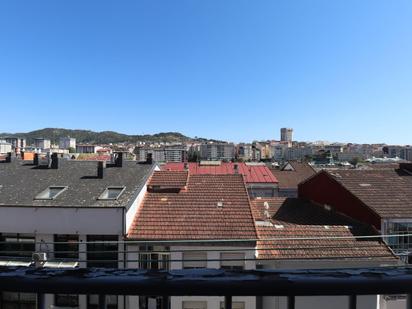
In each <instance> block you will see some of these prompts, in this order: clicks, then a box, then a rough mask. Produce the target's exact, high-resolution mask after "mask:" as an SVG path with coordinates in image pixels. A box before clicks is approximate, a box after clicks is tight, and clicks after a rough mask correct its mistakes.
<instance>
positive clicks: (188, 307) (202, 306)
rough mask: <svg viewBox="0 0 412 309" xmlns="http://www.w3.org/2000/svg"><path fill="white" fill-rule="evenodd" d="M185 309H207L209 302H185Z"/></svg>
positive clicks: (183, 304)
mask: <svg viewBox="0 0 412 309" xmlns="http://www.w3.org/2000/svg"><path fill="white" fill-rule="evenodd" d="M182 308H183V309H207V302H205V301H184V302H183V303H182Z"/></svg>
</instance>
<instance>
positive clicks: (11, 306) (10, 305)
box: [1, 292, 36, 309]
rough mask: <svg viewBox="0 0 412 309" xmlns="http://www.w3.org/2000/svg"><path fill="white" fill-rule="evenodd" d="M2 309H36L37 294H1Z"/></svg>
mask: <svg viewBox="0 0 412 309" xmlns="http://www.w3.org/2000/svg"><path fill="white" fill-rule="evenodd" d="M1 308H2V309H35V308H36V294H32V293H16V292H2V293H1Z"/></svg>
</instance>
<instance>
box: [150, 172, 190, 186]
mask: <svg viewBox="0 0 412 309" xmlns="http://www.w3.org/2000/svg"><path fill="white" fill-rule="evenodd" d="M188 176H189V173H188V172H187V171H182V172H180V171H155V172H154V173H153V175H152V177H151V178H150V181H149V184H148V186H149V187H163V188H179V189H182V188H184V187H185V186H186V184H187V180H188Z"/></svg>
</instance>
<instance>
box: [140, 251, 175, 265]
mask: <svg viewBox="0 0 412 309" xmlns="http://www.w3.org/2000/svg"><path fill="white" fill-rule="evenodd" d="M139 250H140V251H143V252H142V253H139V268H140V269H164V270H169V268H170V263H169V261H170V252H163V251H169V247H161V246H156V247H153V246H140V248H139ZM148 251H155V252H154V253H151V252H148Z"/></svg>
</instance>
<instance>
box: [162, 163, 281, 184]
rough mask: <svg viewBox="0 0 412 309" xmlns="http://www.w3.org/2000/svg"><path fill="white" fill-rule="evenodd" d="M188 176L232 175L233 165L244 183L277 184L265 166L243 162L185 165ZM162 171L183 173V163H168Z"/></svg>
mask: <svg viewBox="0 0 412 309" xmlns="http://www.w3.org/2000/svg"><path fill="white" fill-rule="evenodd" d="M186 164H187V168H188V170H189V173H190V175H233V174H235V165H237V167H238V173H239V174H242V175H243V176H244V177H245V181H246V183H264V184H267V183H269V184H277V182H278V181H277V179H276V177H275V176H274V175H273V174H272V173H271V172H270V170H269V168H268V167H267V166H266V165H248V164H246V163H244V162H238V163H233V162H220V164H218V165H201V164H200V163H196V162H190V163H186ZM162 169H163V170H168V171H183V170H184V169H185V163H175V162H169V163H166V164H165V165H164V166H162Z"/></svg>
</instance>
